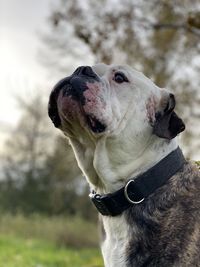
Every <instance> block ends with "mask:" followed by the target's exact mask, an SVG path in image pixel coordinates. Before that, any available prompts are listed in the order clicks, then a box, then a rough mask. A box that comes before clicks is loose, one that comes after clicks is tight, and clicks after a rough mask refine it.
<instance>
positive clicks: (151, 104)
mask: <svg viewBox="0 0 200 267" xmlns="http://www.w3.org/2000/svg"><path fill="white" fill-rule="evenodd" d="M156 106H157V100H156V97H155V96H154V95H151V96H150V97H149V98H148V100H147V103H146V110H147V118H148V120H149V122H150V124H153V123H154V122H155V113H156Z"/></svg>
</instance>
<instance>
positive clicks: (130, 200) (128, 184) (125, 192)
mask: <svg viewBox="0 0 200 267" xmlns="http://www.w3.org/2000/svg"><path fill="white" fill-rule="evenodd" d="M131 183H135V181H134V180H133V179H132V180H130V181H128V183H127V184H126V185H125V187H124V195H125V197H126V199H127V200H128V202H130V203H131V204H135V205H136V204H140V203H142V202H143V201H144V197H143V198H141V199H139V200H133V199H131V198H132V197H133V196H134V195H135V194H134V192H133V188H134V184H133V186H132V188H131V193H130V195H131V198H130V196H129V186H131Z"/></svg>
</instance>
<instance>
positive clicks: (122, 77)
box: [113, 72, 128, 83]
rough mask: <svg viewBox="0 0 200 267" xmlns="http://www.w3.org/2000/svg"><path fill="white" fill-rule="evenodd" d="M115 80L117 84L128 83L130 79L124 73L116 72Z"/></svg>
mask: <svg viewBox="0 0 200 267" xmlns="http://www.w3.org/2000/svg"><path fill="white" fill-rule="evenodd" d="M113 80H114V81H115V82H116V83H123V82H128V79H127V77H126V76H125V74H124V73H123V72H116V73H115V76H114V79H113Z"/></svg>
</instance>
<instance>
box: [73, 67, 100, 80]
mask: <svg viewBox="0 0 200 267" xmlns="http://www.w3.org/2000/svg"><path fill="white" fill-rule="evenodd" d="M73 74H75V75H83V76H88V77H91V78H95V79H97V75H96V73H95V72H94V71H93V70H92V68H91V67H90V66H81V67H78V68H77V69H76V70H75V72H74V73H73Z"/></svg>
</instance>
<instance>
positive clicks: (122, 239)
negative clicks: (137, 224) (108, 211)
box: [101, 215, 129, 267]
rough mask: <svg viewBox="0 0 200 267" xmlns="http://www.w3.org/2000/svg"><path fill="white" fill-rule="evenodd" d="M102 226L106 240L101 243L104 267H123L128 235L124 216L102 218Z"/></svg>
mask: <svg viewBox="0 0 200 267" xmlns="http://www.w3.org/2000/svg"><path fill="white" fill-rule="evenodd" d="M103 226H104V229H105V233H106V238H105V240H104V241H103V243H102V246H101V250H102V254H103V258H104V264H105V267H125V266H126V248H127V245H128V241H129V235H128V225H127V223H126V221H125V219H124V215H121V216H117V217H107V216H105V217H103Z"/></svg>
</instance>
